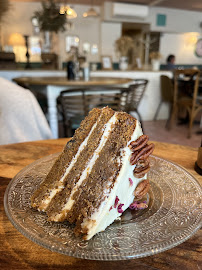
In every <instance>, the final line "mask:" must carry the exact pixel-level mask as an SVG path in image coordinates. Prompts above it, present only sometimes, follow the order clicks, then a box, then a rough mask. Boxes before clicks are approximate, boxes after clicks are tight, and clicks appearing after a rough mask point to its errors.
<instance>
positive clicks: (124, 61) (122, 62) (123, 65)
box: [119, 56, 128, 70]
mask: <svg viewBox="0 0 202 270" xmlns="http://www.w3.org/2000/svg"><path fill="white" fill-rule="evenodd" d="M119 69H120V70H126V69H128V57H127V56H121V57H120V59H119Z"/></svg>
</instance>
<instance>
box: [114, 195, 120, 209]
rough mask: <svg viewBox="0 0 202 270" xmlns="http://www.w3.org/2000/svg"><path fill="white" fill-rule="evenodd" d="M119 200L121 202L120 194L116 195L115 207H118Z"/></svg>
mask: <svg viewBox="0 0 202 270" xmlns="http://www.w3.org/2000/svg"><path fill="white" fill-rule="evenodd" d="M118 202H119V198H118V196H116V199H115V202H114V208H116V207H117V205H118Z"/></svg>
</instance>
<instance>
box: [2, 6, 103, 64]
mask: <svg viewBox="0 0 202 270" xmlns="http://www.w3.org/2000/svg"><path fill="white" fill-rule="evenodd" d="M11 3H12V8H11V9H10V11H9V12H8V13H7V16H6V20H5V22H4V23H3V25H2V35H3V45H7V44H8V38H9V36H10V34H12V33H16V32H17V33H21V34H22V35H25V34H26V35H29V36H30V35H33V29H32V24H31V17H32V16H33V13H34V11H37V10H40V9H41V4H40V3H39V2H31V3H27V2H15V1H14V2H11ZM74 8H75V10H76V12H77V14H78V17H77V18H76V19H74V20H72V23H73V27H72V28H71V29H70V30H68V31H65V32H60V33H59V35H58V36H57V37H56V36H54V38H53V43H54V48H55V50H56V51H57V52H59V53H60V61H61V62H62V61H65V60H66V58H67V53H66V51H65V37H66V36H67V35H77V36H78V37H79V38H80V52H82V44H83V43H84V42H88V43H90V44H91V45H93V44H97V45H98V54H96V55H91V54H89V57H88V59H89V61H95V62H97V61H100V51H101V48H100V17H98V18H83V17H82V14H83V13H84V12H85V11H87V10H88V9H89V8H90V6H87V5H74ZM94 8H95V9H96V10H97V11H98V12H100V8H99V7H94Z"/></svg>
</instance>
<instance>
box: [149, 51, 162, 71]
mask: <svg viewBox="0 0 202 270" xmlns="http://www.w3.org/2000/svg"><path fill="white" fill-rule="evenodd" d="M149 57H150V59H151V64H152V70H154V71H157V70H159V69H160V59H161V58H162V55H161V54H160V53H159V52H151V53H150V54H149Z"/></svg>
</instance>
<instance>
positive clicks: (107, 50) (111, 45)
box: [101, 22, 122, 62]
mask: <svg viewBox="0 0 202 270" xmlns="http://www.w3.org/2000/svg"><path fill="white" fill-rule="evenodd" d="M121 29H122V24H121V23H113V22H102V23H101V54H102V55H111V56H112V60H113V61H114V62H116V61H118V56H117V55H116V52H115V41H116V40H117V39H118V38H119V37H120V36H121Z"/></svg>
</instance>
